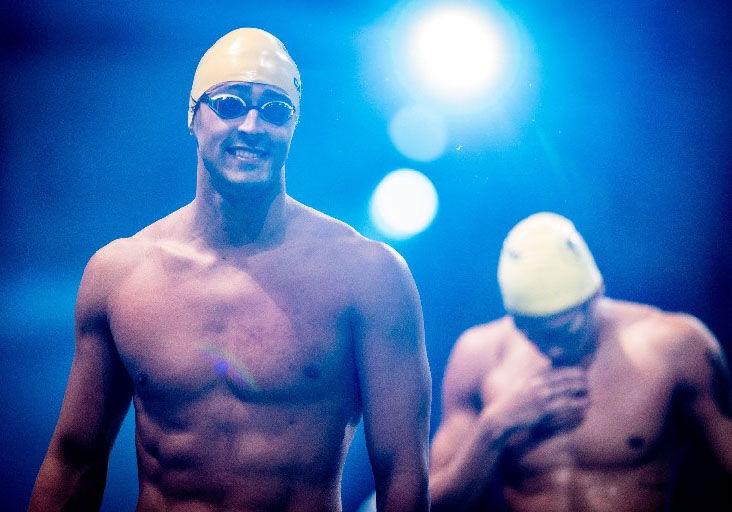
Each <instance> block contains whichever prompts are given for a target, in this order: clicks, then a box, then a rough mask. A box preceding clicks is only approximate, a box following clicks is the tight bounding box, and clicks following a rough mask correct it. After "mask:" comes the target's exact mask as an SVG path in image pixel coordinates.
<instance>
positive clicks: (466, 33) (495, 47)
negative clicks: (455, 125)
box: [408, 6, 508, 101]
mask: <svg viewBox="0 0 732 512" xmlns="http://www.w3.org/2000/svg"><path fill="white" fill-rule="evenodd" d="M502 32H503V31H502V29H501V26H500V23H498V21H497V20H495V19H492V18H491V17H490V16H488V14H487V13H486V12H483V11H481V10H477V9H473V8H468V7H463V6H447V7H441V8H438V9H435V10H433V11H430V12H428V13H427V14H425V15H424V16H423V17H421V18H419V19H418V20H417V22H416V23H415V24H414V26H413V28H412V30H411V34H410V39H409V43H408V45H409V46H408V54H409V57H410V62H411V65H412V68H413V71H414V73H415V75H416V78H417V79H418V81H420V82H421V83H422V84H423V86H424V88H425V89H426V90H427V91H429V92H431V93H434V94H436V95H439V96H441V97H445V99H449V100H457V101H462V100H465V99H470V98H472V97H474V96H476V95H478V94H480V93H483V92H485V91H486V90H487V89H490V88H491V87H492V86H493V85H494V84H495V83H496V82H497V81H498V80H499V79H500V78H501V76H502V74H503V72H504V69H505V67H506V57H507V53H508V48H507V47H506V46H507V44H506V41H505V38H504V35H503V33H502Z"/></svg>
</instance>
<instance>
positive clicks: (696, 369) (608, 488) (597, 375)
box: [430, 212, 732, 512]
mask: <svg viewBox="0 0 732 512" xmlns="http://www.w3.org/2000/svg"><path fill="white" fill-rule="evenodd" d="M498 283H499V287H500V290H501V295H502V297H503V302H504V306H505V309H506V312H507V313H508V314H507V315H506V316H505V317H503V318H501V319H499V320H495V321H493V322H490V323H487V324H483V325H479V326H476V327H473V328H471V329H468V330H467V331H465V333H463V335H462V336H461V337H460V339H459V340H458V342H457V343H456V345H455V347H454V348H453V350H452V353H451V354H450V360H449V363H448V367H447V370H446V373H445V378H444V380H443V405H442V406H443V416H442V421H441V425H440V427H439V429H438V432H437V434H436V436H435V438H434V441H433V444H432V460H431V468H430V492H431V496H432V509H433V510H435V511H440V510H449V511H461V510H462V511H465V510H470V511H473V510H475V511H479V510H489V509H493V508H495V509H500V510H503V509H507V510H511V511H520V512H533V511H546V510H557V511H575V510H624V511H657V510H663V509H664V507H665V505H666V504H667V503H668V500H669V499H671V497H672V495H673V494H672V493H673V491H674V488H673V484H674V483H675V481H674V478H673V477H674V475H675V474H676V472H677V471H678V468H677V467H676V466H674V461H675V460H679V461H681V462H682V463H683V462H684V460H683V458H682V456H683V454H684V453H685V450H686V449H687V447H688V446H693V444H694V443H695V442H696V441H697V440H699V439H703V440H704V442H705V443H706V445H707V447H708V448H711V449H712V451H713V452H714V453H715V454H716V455H717V457H718V460H719V462H720V467H721V468H723V470H724V471H727V472H732V401H731V400H730V382H729V377H728V372H727V371H726V361H725V358H724V355H723V354H722V351H721V348H720V347H719V344H718V343H717V342H716V340H715V339H714V337H713V336H712V334H711V333H710V332H709V331H708V330H707V329H706V328H705V327H704V326H703V324H702V323H701V322H700V321H699V320H697V319H695V318H693V317H691V316H689V315H685V314H670V313H665V312H662V311H660V310H658V309H656V308H653V307H651V306H646V305H642V304H635V303H629V302H622V301H617V300H612V299H609V298H607V297H605V296H604V285H603V279H602V276H601V274H600V272H599V271H598V269H597V266H596V264H595V261H594V258H593V256H592V254H591V253H590V251H589V249H588V247H587V244H586V243H585V241H584V240H583V239H582V237H581V235H580V234H579V233H578V232H577V230H576V229H575V227H574V225H573V224H572V222H571V221H569V220H568V219H566V218H564V217H562V216H560V215H557V214H554V213H548V212H543V213H538V214H535V215H532V216H530V217H528V218H526V219H524V220H523V221H521V222H519V223H518V224H517V225H516V226H515V227H514V228H513V229H512V230H510V232H509V233H508V236H507V237H506V239H505V241H504V243H503V246H502V249H501V254H500V258H499V265H498ZM687 386H690V387H687ZM680 389H684V390H686V392H685V393H680V392H679V390H680ZM715 390H717V391H715ZM670 410H674V411H677V412H680V413H681V416H677V415H670V414H668V411H670ZM683 416H685V417H686V418H687V419H688V418H693V424H694V428H693V429H694V430H695V431H696V432H691V431H689V430H684V429H685V428H686V427H687V426H688V425H687V424H686V420H684V419H682V417H683ZM682 427H683V428H682ZM649 482H653V485H650V484H649ZM501 507H503V508H501ZM720 510H722V509H720Z"/></svg>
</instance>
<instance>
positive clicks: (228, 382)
mask: <svg viewBox="0 0 732 512" xmlns="http://www.w3.org/2000/svg"><path fill="white" fill-rule="evenodd" d="M288 270H289V272H284V271H278V270H277V269H275V270H268V271H256V270H247V269H242V268H240V267H237V266H233V265H214V266H207V267H203V266H200V265H195V264H187V265H177V266H176V265H161V264H160V263H159V262H151V263H150V264H145V265H141V266H140V268H139V269H137V270H136V271H135V272H134V273H133V274H132V275H130V276H129V278H128V279H127V280H126V282H125V283H124V285H123V286H122V287H121V289H119V290H118V293H117V294H116V295H115V297H114V303H113V304H112V307H111V308H110V309H111V314H110V325H111V328H112V334H113V337H114V339H115V343H116V345H117V348H118V351H119V353H120V356H121V358H122V360H123V362H124V363H125V365H126V366H127V369H128V371H129V372H130V375H132V377H133V379H134V380H135V383H136V385H139V387H140V388H141V389H142V388H144V389H145V390H147V391H146V392H147V393H152V394H157V395H159V396H166V395H168V396H178V397H188V398H191V397H194V396H195V395H199V394H202V393H206V392H207V391H208V390H211V389H212V388H215V387H217V386H222V385H224V386H226V387H228V388H230V390H231V391H232V392H233V393H235V394H236V395H238V396H239V397H240V398H242V399H244V400H258V399H267V400H269V399H277V398H284V397H286V398H287V400H291V401H294V400H299V399H300V400H309V399H312V398H313V397H314V396H316V395H317V394H318V393H319V392H320V391H322V390H323V389H327V388H328V387H329V386H330V385H332V384H333V382H338V381H342V380H346V381H348V378H345V379H344V373H345V374H346V377H347V376H348V372H349V369H350V368H351V367H352V364H351V362H350V361H351V358H350V346H349V340H348V336H347V332H348V329H347V319H346V318H345V311H346V307H345V306H346V300H345V298H344V297H343V296H341V295H340V294H338V293H337V292H335V291H334V290H333V287H332V286H330V285H329V283H328V282H327V279H323V278H321V277H322V276H307V275H303V274H300V273H298V272H297V271H296V270H294V269H292V268H290V269H288Z"/></svg>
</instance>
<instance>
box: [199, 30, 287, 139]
mask: <svg viewBox="0 0 732 512" xmlns="http://www.w3.org/2000/svg"><path fill="white" fill-rule="evenodd" d="M224 82H253V83H259V84H266V85H273V86H275V87H279V88H280V89H282V90H283V91H284V92H285V93H286V94H287V96H288V97H289V98H290V100H291V101H292V103H293V105H294V106H295V109H296V110H299V107H300V90H301V86H300V72H299V71H298V70H297V66H296V65H295V62H294V61H293V60H292V57H290V54H289V53H287V50H286V49H285V45H284V44H282V42H281V41H280V40H279V39H277V38H276V37H275V36H273V35H272V34H270V33H269V32H265V31H264V30H260V29H258V28H238V29H236V30H232V31H231V32H229V33H228V34H226V35H225V36H223V37H222V38H221V39H219V40H218V41H216V42H215V43H214V45H213V46H212V47H211V48H209V49H208V50H207V51H206V53H205V54H204V55H203V57H201V61H200V62H199V63H198V67H197V68H196V74H195V75H194V77H193V87H192V88H191V97H190V100H189V102H188V127H189V128H190V127H191V123H192V122H193V111H194V108H195V106H196V103H198V100H199V99H200V98H201V95H202V94H203V93H204V92H206V91H207V90H209V89H210V88H211V87H213V86H214V85H218V84H221V83H224Z"/></svg>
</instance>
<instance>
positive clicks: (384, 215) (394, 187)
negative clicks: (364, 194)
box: [369, 169, 437, 239]
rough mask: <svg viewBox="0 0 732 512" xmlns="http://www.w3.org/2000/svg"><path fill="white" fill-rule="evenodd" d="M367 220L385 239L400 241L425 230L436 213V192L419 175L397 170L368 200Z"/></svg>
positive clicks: (418, 173)
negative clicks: (368, 217)
mask: <svg viewBox="0 0 732 512" xmlns="http://www.w3.org/2000/svg"><path fill="white" fill-rule="evenodd" d="M369 213H370V215H371V220H372V222H373V223H374V225H376V227H377V228H378V229H379V231H381V232H382V233H384V234H385V235H386V236H388V237H390V238H395V239H404V238H409V237H410V236H414V235H416V234H417V233H420V232H422V231H424V230H425V229H427V226H429V225H430V224H431V223H432V220H433V219H434V218H435V214H436V213H437V191H436V190H435V186H434V185H433V184H432V182H431V181H430V180H429V179H428V178H427V177H426V176H425V175H424V174H422V173H421V172H418V171H415V170H412V169H397V170H396V171H392V172H390V173H389V174H387V175H386V176H385V177H384V179H383V180H381V183H379V184H378V185H377V187H376V189H375V190H374V193H373V195H372V196H371V204H370V205H369Z"/></svg>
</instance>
